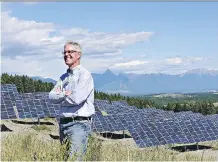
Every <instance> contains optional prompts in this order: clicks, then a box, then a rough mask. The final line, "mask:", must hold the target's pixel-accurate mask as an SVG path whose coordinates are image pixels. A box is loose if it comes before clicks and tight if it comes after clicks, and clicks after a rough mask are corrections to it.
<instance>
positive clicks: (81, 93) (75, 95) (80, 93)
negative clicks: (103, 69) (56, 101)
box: [65, 73, 94, 105]
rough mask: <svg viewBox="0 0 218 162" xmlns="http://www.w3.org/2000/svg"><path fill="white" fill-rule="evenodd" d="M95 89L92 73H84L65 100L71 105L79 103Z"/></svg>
mask: <svg viewBox="0 0 218 162" xmlns="http://www.w3.org/2000/svg"><path fill="white" fill-rule="evenodd" d="M93 89H94V83H93V78H92V75H91V74H90V73H87V74H83V75H82V76H81V78H80V81H79V83H78V84H77V85H76V87H75V88H74V89H72V92H71V94H70V95H69V96H67V97H66V98H65V102H67V103H68V104H70V105H79V104H81V103H83V102H84V101H85V100H86V99H87V98H88V96H89V95H90V93H91V92H92V91H93Z"/></svg>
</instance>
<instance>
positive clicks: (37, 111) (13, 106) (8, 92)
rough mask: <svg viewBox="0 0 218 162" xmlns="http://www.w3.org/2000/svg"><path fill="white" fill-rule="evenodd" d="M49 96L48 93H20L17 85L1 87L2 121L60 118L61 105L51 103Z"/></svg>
mask: <svg viewBox="0 0 218 162" xmlns="http://www.w3.org/2000/svg"><path fill="white" fill-rule="evenodd" d="M48 94H49V93H48V92H35V93H18V91H17V88H16V86H15V85H10V84H6V85H1V119H16V118H45V117H56V116H58V114H59V110H60V105H59V104H52V103H50V102H49V100H48ZM15 110H16V111H15ZM15 114H16V115H15Z"/></svg>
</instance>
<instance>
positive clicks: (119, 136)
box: [99, 132, 132, 139]
mask: <svg viewBox="0 0 218 162" xmlns="http://www.w3.org/2000/svg"><path fill="white" fill-rule="evenodd" d="M99 135H101V136H102V137H104V138H110V139H123V138H132V137H131V136H129V135H128V134H116V133H110V132H107V133H99Z"/></svg>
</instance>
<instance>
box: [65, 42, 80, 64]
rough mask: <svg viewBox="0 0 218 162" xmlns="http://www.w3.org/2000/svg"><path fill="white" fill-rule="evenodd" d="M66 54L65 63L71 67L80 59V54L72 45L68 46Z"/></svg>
mask: <svg viewBox="0 0 218 162" xmlns="http://www.w3.org/2000/svg"><path fill="white" fill-rule="evenodd" d="M64 52H65V53H64V61H65V64H66V65H68V66H69V67H70V66H72V65H73V64H74V63H76V62H77V61H78V60H79V58H80V53H79V52H77V51H76V50H75V48H73V46H72V45H70V44H68V45H66V47H65V48H64Z"/></svg>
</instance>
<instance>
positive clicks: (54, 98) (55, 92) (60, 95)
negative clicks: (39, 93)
mask: <svg viewBox="0 0 218 162" xmlns="http://www.w3.org/2000/svg"><path fill="white" fill-rule="evenodd" d="M64 98H65V92H64V91H62V80H61V79H59V80H58V82H57V83H56V85H55V86H54V88H53V89H52V90H51V92H50V93H49V100H50V102H52V103H55V104H57V103H61V102H62V101H63V100H64Z"/></svg>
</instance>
